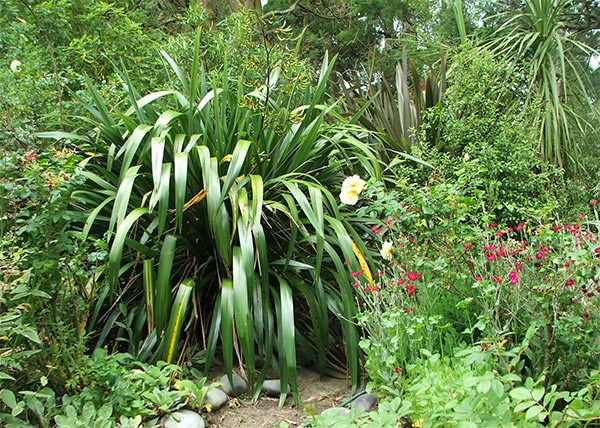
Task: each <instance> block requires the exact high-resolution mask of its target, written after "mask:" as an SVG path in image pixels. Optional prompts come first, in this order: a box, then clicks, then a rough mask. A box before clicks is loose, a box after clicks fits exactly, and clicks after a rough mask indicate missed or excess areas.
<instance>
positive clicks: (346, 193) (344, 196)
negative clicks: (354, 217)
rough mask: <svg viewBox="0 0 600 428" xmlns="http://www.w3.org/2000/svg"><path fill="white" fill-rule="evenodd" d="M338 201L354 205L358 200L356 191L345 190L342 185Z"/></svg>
mask: <svg viewBox="0 0 600 428" xmlns="http://www.w3.org/2000/svg"><path fill="white" fill-rule="evenodd" d="M340 201H342V204H346V205H355V204H356V203H357V202H358V193H356V192H354V191H352V190H347V189H344V188H343V187H342V192H341V193H340Z"/></svg>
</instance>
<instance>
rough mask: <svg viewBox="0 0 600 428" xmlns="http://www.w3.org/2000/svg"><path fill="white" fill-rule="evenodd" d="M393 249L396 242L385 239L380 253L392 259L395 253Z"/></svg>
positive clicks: (385, 257) (387, 258)
mask: <svg viewBox="0 0 600 428" xmlns="http://www.w3.org/2000/svg"><path fill="white" fill-rule="evenodd" d="M393 249H394V244H393V243H392V241H385V242H384V243H383V245H382V246H381V251H379V254H381V257H383V258H384V259H386V260H392V259H393V258H394V254H393V252H392V250H393Z"/></svg>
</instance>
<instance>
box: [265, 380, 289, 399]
mask: <svg viewBox="0 0 600 428" xmlns="http://www.w3.org/2000/svg"><path fill="white" fill-rule="evenodd" d="M290 390H291V388H290V386H289V385H288V386H287V392H288V393H289V392H290ZM262 391H263V392H264V393H265V394H267V395H268V396H269V397H277V396H279V394H281V380H279V379H271V380H265V381H264V382H263V384H262Z"/></svg>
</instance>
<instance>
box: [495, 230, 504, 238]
mask: <svg viewBox="0 0 600 428" xmlns="http://www.w3.org/2000/svg"><path fill="white" fill-rule="evenodd" d="M503 235H504V232H503V231H501V230H499V231H498V232H496V236H497V237H498V238H500V237H501V236H503Z"/></svg>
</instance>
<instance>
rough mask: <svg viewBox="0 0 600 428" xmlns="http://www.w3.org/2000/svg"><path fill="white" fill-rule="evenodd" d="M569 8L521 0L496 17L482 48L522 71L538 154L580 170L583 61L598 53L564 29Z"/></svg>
mask: <svg viewBox="0 0 600 428" xmlns="http://www.w3.org/2000/svg"><path fill="white" fill-rule="evenodd" d="M571 6H572V2H570V1H568V0H559V1H555V0H525V1H524V2H523V3H522V9H521V10H520V11H519V12H518V13H514V10H510V11H507V12H506V13H503V14H500V17H499V18H500V19H503V23H502V25H501V26H500V27H499V29H498V30H497V31H495V32H494V33H493V34H492V36H491V38H490V40H489V41H488V43H487V44H485V46H486V47H488V48H491V49H492V50H493V51H494V52H495V53H496V54H497V55H499V57H500V58H502V59H504V61H506V63H507V64H508V65H509V66H513V65H517V66H520V67H523V69H524V70H525V73H526V78H527V87H526V88H525V90H526V106H527V107H529V108H530V110H533V112H534V114H533V116H534V121H535V124H536V125H537V128H538V129H539V133H538V139H539V151H540V155H541V156H542V158H543V159H544V160H546V161H548V162H552V163H553V164H555V165H557V166H560V167H564V168H566V169H567V170H569V171H571V172H573V171H575V170H577V169H578V168H579V167H581V165H580V164H579V162H578V157H579V149H580V147H579V145H578V142H577V140H578V136H577V133H578V130H579V129H582V128H584V126H585V124H586V119H585V114H586V113H587V112H589V111H591V107H590V98H589V95H588V89H589V88H590V83H589V69H588V62H589V59H590V57H591V56H593V55H598V52H597V51H595V50H594V49H593V48H592V47H590V46H588V45H587V44H586V43H585V41H584V40H582V39H581V38H580V37H579V36H580V35H579V34H577V33H576V32H573V31H571V30H570V29H569V27H568V23H567V20H568V15H569V13H570V9H569V8H570V7H571ZM496 19H498V17H496Z"/></svg>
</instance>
